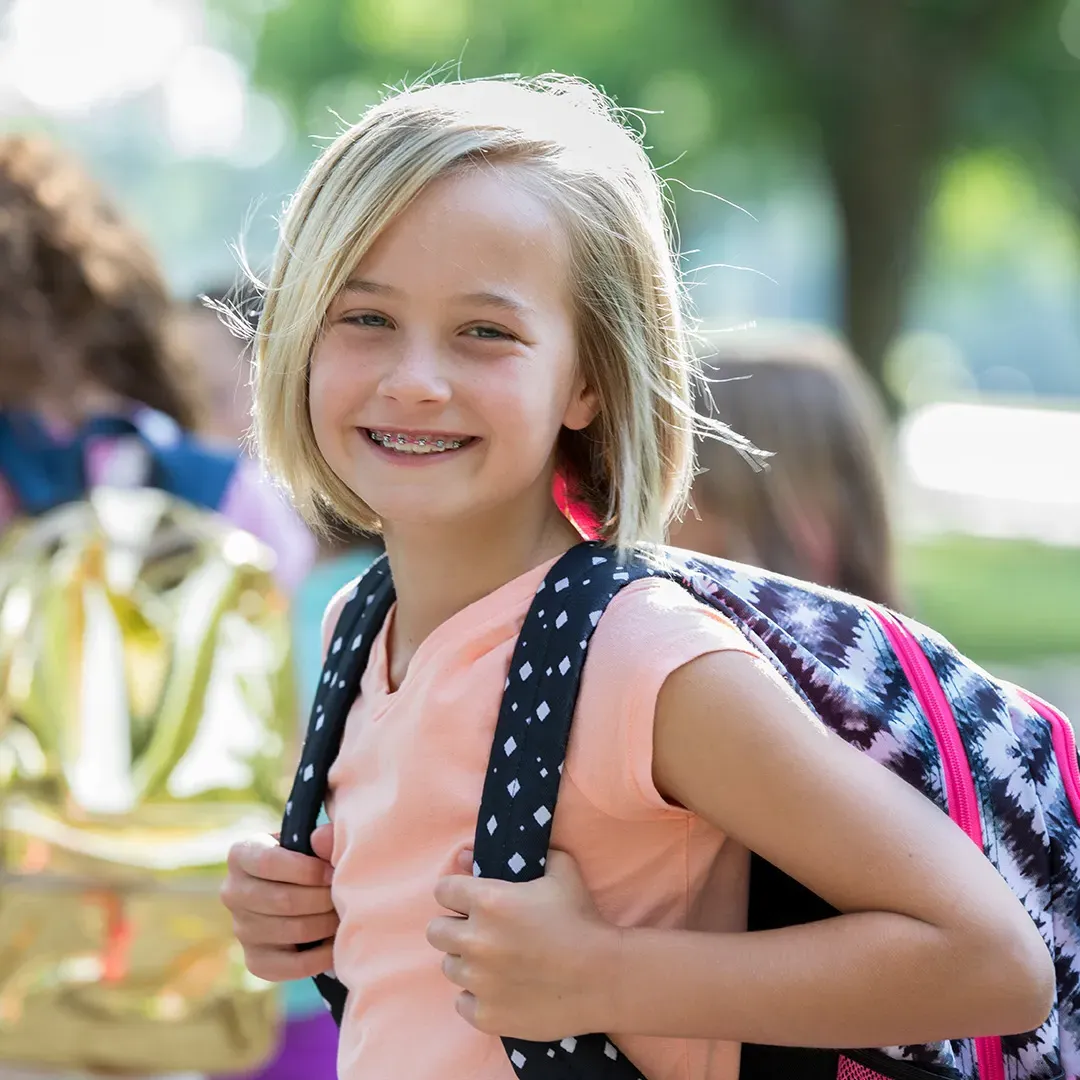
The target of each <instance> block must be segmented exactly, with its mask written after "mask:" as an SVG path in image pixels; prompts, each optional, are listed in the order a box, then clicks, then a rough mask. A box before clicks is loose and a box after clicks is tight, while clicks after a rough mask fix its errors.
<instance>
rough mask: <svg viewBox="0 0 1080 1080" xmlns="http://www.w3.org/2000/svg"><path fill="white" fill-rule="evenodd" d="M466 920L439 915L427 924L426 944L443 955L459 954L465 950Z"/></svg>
mask: <svg viewBox="0 0 1080 1080" xmlns="http://www.w3.org/2000/svg"><path fill="white" fill-rule="evenodd" d="M467 927H468V919H459V918H455V917H454V916H452V915H440V916H438V917H437V918H434V919H432V920H431V922H429V923H428V928H427V939H428V944H429V945H431V946H432V947H433V948H436V949H438V950H439V952H444V953H454V954H460V953H461V952H463V951H464V948H465V933H466V928H467Z"/></svg>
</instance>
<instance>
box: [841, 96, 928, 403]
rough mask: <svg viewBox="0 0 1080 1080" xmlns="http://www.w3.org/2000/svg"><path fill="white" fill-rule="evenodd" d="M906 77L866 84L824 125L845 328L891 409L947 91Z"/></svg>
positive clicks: (854, 347) (856, 353)
mask: <svg viewBox="0 0 1080 1080" xmlns="http://www.w3.org/2000/svg"><path fill="white" fill-rule="evenodd" d="M904 81H905V82H908V85H906V86H905V85H896V83H895V82H893V81H892V80H889V82H888V83H887V84H883V85H877V86H875V85H873V84H872V82H869V84H868V82H864V83H863V90H862V97H861V100H860V101H859V102H858V104H854V103H853V105H852V106H851V107H850V108H849V110H848V111H847V112H846V113H844V114H841V115H839V116H836V117H835V118H834V120H833V122H831V123H830V122H828V121H827V126H825V128H824V130H823V136H824V156H825V160H826V163H827V166H828V169H829V173H830V176H831V179H832V184H833V190H834V192H835V196H836V201H837V209H838V213H839V218H840V227H841V235H842V240H843V254H844V262H843V268H842V274H843V278H842V295H843V323H844V331H845V333H846V335H847V338H848V341H849V343H850V344H851V347H852V350H853V351H854V352H855V355H856V356H858V357H859V359H860V360H861V361H862V362H863V364H864V365H865V367H866V370H867V371H868V372H869V374H870V375H871V377H872V378H873V379H874V381H875V382H876V383H877V384H878V385H879V387H880V388H881V389H882V391H883V393H884V394H885V396H886V399H887V401H888V402H889V405H890V408H891V409H893V408H895V406H896V405H897V404H898V403H897V402H895V401H894V400H893V399H892V395H891V393H890V391H889V389H888V387H887V386H886V385H885V382H884V363H885V359H886V356H887V355H888V350H889V346H890V344H891V343H892V341H893V339H894V338H895V336H896V334H897V333H898V332H899V330H900V328H901V325H902V321H903V317H904V308H905V301H906V298H907V291H908V283H909V281H910V280H911V276H912V273H913V271H914V269H915V265H916V262H917V259H918V254H919V249H920V244H921V237H922V224H923V220H924V217H925V210H926V206H927V203H928V201H929V198H930V195H931V191H932V186H933V183H934V181H935V179H936V176H937V170H936V165H937V161H938V158H939V154H940V149H941V131H942V129H943V127H944V117H943V115H942V98H941V96H938V95H936V94H934V95H931V94H928V93H927V92H926V86H927V85H932V84H934V83H936V82H937V80H935V79H933V78H932V77H930V78H926V77H924V79H923V85H922V86H918V85H912V82H914V80H910V81H909V80H907V79H905V80H904ZM931 98H933V100H929V99H931Z"/></svg>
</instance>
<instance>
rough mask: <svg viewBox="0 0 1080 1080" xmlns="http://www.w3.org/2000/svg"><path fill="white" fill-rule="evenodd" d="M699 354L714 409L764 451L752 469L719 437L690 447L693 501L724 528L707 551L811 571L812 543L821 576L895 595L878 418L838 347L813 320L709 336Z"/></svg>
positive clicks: (848, 587)
mask: <svg viewBox="0 0 1080 1080" xmlns="http://www.w3.org/2000/svg"><path fill="white" fill-rule="evenodd" d="M703 360H704V374H705V376H706V378H707V379H708V381H709V382H710V384H711V385H712V396H713V401H714V408H715V411H716V413H717V414H718V415H719V416H720V417H721V418H723V419H724V420H725V421H726V422H728V423H730V424H732V425H733V426H735V427H737V428H738V430H739V431H741V432H743V433H744V434H745V435H746V436H747V437H748V438H750V439H751V440H753V442H754V443H755V444H756V445H758V446H760V447H762V449H763V450H766V451H769V452H770V453H772V454H773V456H772V457H771V458H770V459H769V468H768V469H767V470H766V471H764V472H761V473H757V474H755V473H753V472H751V470H749V469H747V468H746V467H745V463H744V462H742V461H737V460H735V457H734V455H732V454H731V453H726V452H725V450H724V448H723V447H709V446H705V445H703V446H702V447H701V463H702V465H703V466H704V469H703V471H702V473H701V475H700V476H699V477H698V478H697V480H696V481H695V483H694V488H693V499H694V504H695V507H696V508H697V509H698V510H699V511H700V512H701V514H702V515H708V516H711V517H714V518H715V519H717V520H719V521H720V522H722V525H723V529H722V532H723V535H724V537H725V540H724V550H722V551H714V552H710V554H715V555H721V556H725V557H727V558H732V559H737V560H741V561H745V562H751V563H757V564H759V565H761V566H764V567H766V568H768V569H769V570H775V571H777V572H779V573H782V574H788V575H791V576H792V577H798V578H804V579H809V580H820V579H821V576H822V575H821V570H822V567H821V566H820V565H819V564H818V560H816V559H815V557H814V555H815V550H816V548H820V547H821V545H822V544H824V546H825V547H826V548H827V549H828V551H827V553H826V554H827V560H826V561H827V562H828V563H830V564H831V565H830V566H829V569H828V574H827V576H828V577H829V578H830V580H820V583H821V584H823V585H832V586H835V587H837V588H839V589H842V590H844V591H846V592H851V593H855V594H856V595H859V596H864V597H866V598H868V599H870V600H877V601H879V602H882V603H886V604H894V605H895V603H896V602H897V597H896V584H895V580H894V567H893V542H892V530H891V527H890V520H889V507H888V494H887V493H888V484H887V472H886V465H885V440H886V435H887V431H888V424H887V421H886V418H885V410H884V408H883V406H882V403H881V399H880V397H879V396H878V394H877V392H876V391H875V389H874V387H873V385H872V384H871V383H870V380H869V378H868V377H867V376H866V375H865V373H864V372H863V370H862V369H861V368H860V366H859V364H858V362H857V361H856V359H855V357H854V356H853V355H852V354H851V352H850V350H849V349H848V348H847V346H846V345H844V343H843V342H841V341H840V340H839V339H838V338H836V337H834V336H833V335H832V334H830V333H828V332H826V331H824V330H821V329H819V328H816V327H779V326H778V327H771V328H767V329H764V330H761V331H752V332H739V333H717V334H712V335H709V336H708V337H707V344H706V347H705V348H704V349H703ZM815 533H817V534H818V535H817V541H818V542H817V544H815V543H814V539H813V538H814V534H815ZM818 553H819V554H820V552H818Z"/></svg>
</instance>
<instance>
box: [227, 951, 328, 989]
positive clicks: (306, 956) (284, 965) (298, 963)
mask: <svg viewBox="0 0 1080 1080" xmlns="http://www.w3.org/2000/svg"><path fill="white" fill-rule="evenodd" d="M244 962H245V964H246V965H247V969H248V971H250V972H251V974H252V975H254V976H256V978H259V979H265V980H266V981H267V982H292V981H293V980H295V979H310V978H311V977H312V976H314V975H320V974H322V972H324V971H329V970H330V969H331V968H332V967H333V966H334V955H333V944H332V943H331V942H327V943H326V944H324V945H320V946H319V947H318V948H316V949H309V950H307V951H305V952H298V951H297V950H296V949H294V948H291V947H286V948H276V947H272V946H255V947H253V948H250V949H245V950H244Z"/></svg>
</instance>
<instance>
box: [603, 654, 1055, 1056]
mask: <svg viewBox="0 0 1080 1080" xmlns="http://www.w3.org/2000/svg"><path fill="white" fill-rule="evenodd" d="M653 771H654V778H655V781H656V784H657V787H658V788H659V790H660V791H661V792H662V793H663V794H664V795H665V796H666V797H667V798H668V799H670V800H671V801H672V802H675V803H678V804H680V805H682V806H685V807H687V808H688V809H691V810H693V811H694V812H695V813H697V814H699V815H700V816H702V817H703V818H706V819H707V820H709V821H711V822H712V823H714V824H715V825H716V826H717V827H718V828H720V829H722V830H723V831H724V832H725V833H727V834H728V835H729V836H731V837H732V838H733V839H735V840H737V841H739V842H741V843H742V844H745V845H746V846H747V847H749V848H750V849H751V850H753V851H756V852H758V853H760V854H761V855H762V856H764V857H765V858H766V859H768V860H769V861H770V862H772V863H773V864H774V865H776V866H778V867H779V868H780V869H782V870H783V871H785V872H786V873H787V874H789V875H791V876H792V877H794V878H796V879H797V880H799V881H800V882H802V883H803V884H804V885H806V886H807V887H808V888H810V889H811V890H813V891H814V892H815V893H817V894H818V895H819V896H821V897H822V898H823V899H825V900H826V901H828V902H829V903H830V904H832V905H833V906H834V907H835V908H837V909H838V910H839V911H841V912H843V913H844V914H842V915H840V916H839V917H837V918H834V919H830V920H827V921H825V922H821V923H815V924H809V925H805V926H798V927H791V928H787V929H783V930H774V931H762V932H757V933H748V934H705V933H695V932H689V931H657V930H645V929H642V930H626V931H622V932H621V934H620V945H619V949H618V950H617V956H618V959H617V961H616V963H617V973H616V975H615V979H614V981H613V983H612V986H613V988H614V992H613V994H612V997H611V998H610V1006H609V1008H610V1011H611V1013H612V1015H611V1016H610V1017H607V1018H605V1019H606V1021H607V1023H606V1030H611V1031H623V1032H633V1033H635V1034H654V1035H661V1034H663V1035H682V1036H690V1037H695V1036H697V1037H708V1038H720V1039H731V1040H736V1041H741V1042H760V1043H771V1044H781V1045H783V1044H786V1045H797V1046H829V1047H852V1046H888V1045H893V1044H904V1043H915V1042H930V1041H934V1040H937V1039H945V1038H958V1037H962V1036H974V1035H983V1034H1005V1033H1011V1032H1017V1031H1027V1030H1030V1029H1033V1028H1036V1027H1038V1026H1039V1025H1040V1024H1041V1023H1042V1022H1043V1021H1044V1020H1045V1019H1046V1017H1047V1015H1048V1014H1049V1012H1050V1009H1051V1006H1052V1002H1053V995H1054V969H1053V965H1052V962H1051V960H1050V957H1049V954H1048V952H1047V949H1046V946H1045V945H1044V943H1043V941H1042V938H1041V937H1040V935H1039V933H1038V931H1037V930H1036V928H1035V926H1034V925H1033V923H1032V922H1031V920H1030V918H1029V917H1028V915H1027V914H1026V912H1025V911H1024V909H1023V907H1022V906H1021V904H1020V903H1019V901H1018V900H1017V899H1016V898H1015V897H1014V896H1013V894H1012V893H1011V892H1010V890H1009V889H1008V887H1007V886H1006V884H1005V882H1004V881H1003V880H1002V879H1001V877H1000V876H999V875H998V874H997V872H996V871H995V870H994V868H993V867H992V866H991V865H990V863H989V862H988V861H987V860H985V859H984V858H983V856H982V854H981V853H980V852H979V851H978V849H977V848H976V847H975V846H974V845H973V844H972V843H971V841H970V840H969V839H968V838H967V837H966V836H964V834H963V833H962V832H961V831H960V830H959V829H957V828H956V827H955V826H954V825H953V824H952V822H951V821H949V819H948V818H947V817H946V816H945V815H944V814H942V813H941V812H940V811H939V810H938V809H937V808H936V807H935V806H933V805H932V804H931V803H930V802H929V801H928V800H926V799H925V798H923V797H922V796H921V795H920V794H918V793H917V792H916V791H914V789H912V788H911V787H909V786H908V785H907V784H906V783H904V781H902V780H901V779H899V778H898V777H897V776H895V775H893V774H892V773H890V772H888V771H887V770H886V769H884V768H882V767H881V766H879V765H878V764H876V763H875V762H873V761H872V760H871V759H869V758H868V757H866V756H865V755H863V754H861V753H859V752H858V751H857V750H854V749H853V748H851V747H849V746H847V745H846V744H845V743H844V742H843V741H842V740H840V739H839V738H837V737H836V736H834V735H832V734H831V733H828V732H826V731H825V729H824V728H822V726H821V725H820V724H819V723H818V721H817V720H816V719H815V718H814V717H813V716H812V715H811V714H810V713H809V711H808V710H807V709H806V708H805V707H804V706H803V704H802V703H801V702H800V701H799V700H798V699H797V698H796V697H795V695H794V694H793V693H792V692H791V691H790V690H789V689H788V687H787V686H786V685H785V684H784V683H783V682H782V681H781V679H780V678H779V676H777V675H776V674H775V673H774V672H773V671H772V669H771V668H769V667H768V666H767V665H766V664H765V663H764V662H763V661H761V660H758V659H755V658H753V657H750V656H747V655H745V654H740V653H734V652H722V653H710V654H708V655H706V656H702V657H700V658H699V659H697V660H694V661H692V662H691V663H689V664H687V665H685V666H684V667H682V668H680V669H679V670H677V671H676V672H674V673H673V674H672V675H671V676H670V677H669V678H668V679H667V681H666V683H665V684H664V687H663V689H662V690H661V693H660V696H659V698H658V701H657V712H656V727H655V734H654V763H653Z"/></svg>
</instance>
